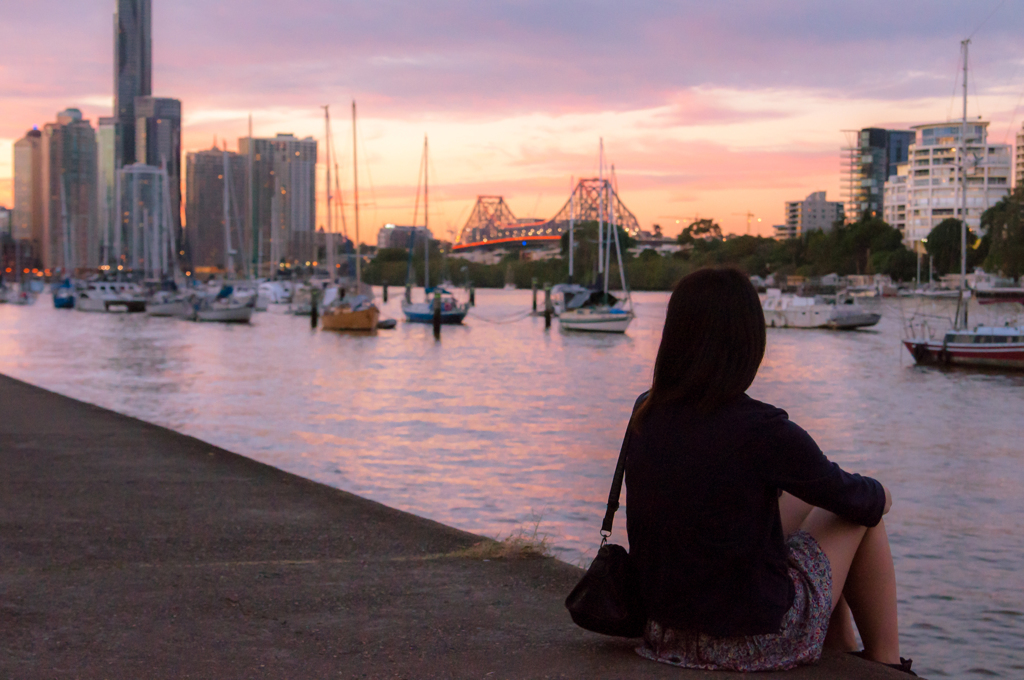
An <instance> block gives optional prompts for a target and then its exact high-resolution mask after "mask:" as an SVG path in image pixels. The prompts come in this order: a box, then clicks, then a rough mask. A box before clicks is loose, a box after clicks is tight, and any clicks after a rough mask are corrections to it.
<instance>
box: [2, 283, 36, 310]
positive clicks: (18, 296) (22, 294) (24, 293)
mask: <svg viewBox="0 0 1024 680" xmlns="http://www.w3.org/2000/svg"><path fill="white" fill-rule="evenodd" d="M2 297H3V302H6V303H7V304H9V305H23V306H24V305H32V304H35V302H36V296H35V294H34V293H32V292H31V291H29V290H24V289H22V288H21V287H20V286H19V287H18V288H17V289H15V288H4V289H3V291H2Z"/></svg>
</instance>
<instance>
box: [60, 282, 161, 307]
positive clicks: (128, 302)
mask: <svg viewBox="0 0 1024 680" xmlns="http://www.w3.org/2000/svg"><path fill="white" fill-rule="evenodd" d="M75 309H77V310H78V311H80V312H144V311H146V298H145V296H144V295H143V294H142V291H141V290H140V289H139V287H138V286H136V285H135V284H133V283H127V282H124V281H91V282H89V283H88V284H87V285H86V287H85V288H84V289H83V290H79V291H78V294H77V296H76V297H75Z"/></svg>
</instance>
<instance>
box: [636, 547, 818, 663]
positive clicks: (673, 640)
mask: <svg viewBox="0 0 1024 680" xmlns="http://www.w3.org/2000/svg"><path fill="white" fill-rule="evenodd" d="M787 544H788V546H789V550H790V555H789V577H790V579H792V581H793V586H794V588H795V590H796V596H795V597H794V598H793V606H792V607H790V608H789V611H788V612H786V615H785V616H784V617H783V619H782V628H781V630H779V632H778V633H774V634H770V635H744V636H737V637H712V636H710V635H705V634H704V633H696V632H692V631H682V630H676V629H673V628H666V627H664V626H662V625H661V624H659V623H658V622H657V621H648V622H647V629H646V630H645V631H644V644H643V646H641V647H638V648H637V650H636V651H637V653H638V654H639V655H640V656H642V657H644V658H646V659H650V660H652V661H660V662H662V663H667V664H671V665H673V666H682V667H683V668H700V669H704V670H730V671H747V672H752V671H776V670H778V671H781V670H786V669H789V668H795V667H797V666H801V665H805V664H813V663H817V662H818V660H819V659H820V658H821V649H822V645H823V643H824V642H825V633H827V632H828V622H829V619H830V618H831V614H832V568H831V566H830V565H829V563H828V557H826V556H825V553H824V552H822V550H821V547H820V546H819V545H818V542H817V541H816V540H814V538H813V537H812V536H811V535H810V534H809V533H807V532H806V531H797V532H795V533H793V534H792V535H790V537H789V540H788V541H787Z"/></svg>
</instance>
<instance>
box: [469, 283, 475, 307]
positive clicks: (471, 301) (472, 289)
mask: <svg viewBox="0 0 1024 680" xmlns="http://www.w3.org/2000/svg"><path fill="white" fill-rule="evenodd" d="M469 306H470V307H476V288H475V287H474V286H473V284H470V285H469Z"/></svg>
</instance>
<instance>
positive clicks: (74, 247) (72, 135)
mask: <svg viewBox="0 0 1024 680" xmlns="http://www.w3.org/2000/svg"><path fill="white" fill-rule="evenodd" d="M42 141H43V148H42V159H43V163H42V166H43V167H42V187H43V191H44V197H43V239H42V260H43V267H44V268H46V269H55V268H58V267H59V268H61V269H63V270H65V271H70V270H73V269H75V268H78V267H98V266H99V256H100V247H99V232H98V230H97V229H96V131H95V130H93V127H92V125H90V124H89V121H87V120H83V119H82V112H81V111H79V110H78V109H66V110H64V111H61V112H60V113H58V114H57V122H56V123H48V124H47V125H46V126H44V127H43V137H42Z"/></svg>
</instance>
